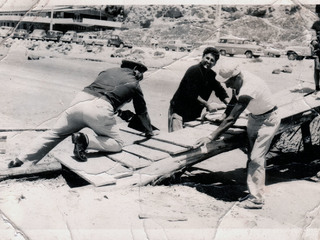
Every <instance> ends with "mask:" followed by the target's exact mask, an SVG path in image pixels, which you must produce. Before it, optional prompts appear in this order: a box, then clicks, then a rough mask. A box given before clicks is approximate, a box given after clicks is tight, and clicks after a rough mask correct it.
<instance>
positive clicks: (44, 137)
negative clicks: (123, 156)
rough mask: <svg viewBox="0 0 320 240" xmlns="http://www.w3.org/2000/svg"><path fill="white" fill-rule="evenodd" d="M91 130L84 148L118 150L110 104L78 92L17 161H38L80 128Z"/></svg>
mask: <svg viewBox="0 0 320 240" xmlns="http://www.w3.org/2000/svg"><path fill="white" fill-rule="evenodd" d="M85 127H88V128H91V129H92V130H93V131H94V132H95V133H96V135H90V136H88V138H89V145H88V149H93V150H98V151H103V152H118V151H121V149H122V146H123V141H122V140H121V137H120V134H119V128H118V126H117V124H116V119H115V113H114V110H113V107H112V105H111V104H110V103H109V102H108V101H106V100H104V99H103V98H99V97H95V96H93V95H91V94H88V93H86V92H80V93H78V94H77V96H76V97H75V99H74V100H73V101H72V103H71V104H70V107H69V108H68V109H67V110H65V111H64V112H63V113H62V114H61V115H60V116H59V118H58V120H57V122H56V123H55V125H54V127H53V128H52V129H51V130H49V131H46V132H44V133H43V134H41V135H40V136H39V137H37V138H36V139H35V140H34V141H33V142H32V143H31V144H30V146H28V147H27V148H26V149H25V151H23V152H22V153H21V154H20V155H19V156H18V158H19V159H20V160H21V161H26V160H29V161H35V162H37V161H40V160H41V159H42V158H43V157H44V156H45V155H46V154H47V153H48V152H50V151H51V150H52V149H53V148H54V147H55V146H56V145H57V144H58V143H60V142H61V141H62V140H64V139H65V138H66V137H68V136H70V135H71V134H72V133H75V132H78V131H80V130H81V129H83V128H85Z"/></svg>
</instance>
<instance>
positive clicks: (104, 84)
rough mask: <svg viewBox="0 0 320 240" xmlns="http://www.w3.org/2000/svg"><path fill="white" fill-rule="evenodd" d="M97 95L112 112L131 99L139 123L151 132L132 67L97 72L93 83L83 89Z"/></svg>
mask: <svg viewBox="0 0 320 240" xmlns="http://www.w3.org/2000/svg"><path fill="white" fill-rule="evenodd" d="M83 91H84V92H87V93H90V94H92V95H94V96H97V97H104V98H105V99H106V101H108V102H110V103H111V105H112V107H113V109H114V112H116V111H117V110H118V109H120V108H121V107H122V106H123V105H124V104H125V103H128V102H130V101H131V100H132V101H133V106H134V110H135V112H136V114H137V115H138V117H139V119H140V120H141V123H142V124H143V126H144V127H145V129H146V132H147V133H148V134H150V133H152V125H151V122H150V118H149V114H148V111H147V106H146V102H145V100H144V96H143V93H142V90H141V87H140V84H139V81H138V80H136V78H135V76H134V74H133V71H132V69H130V68H111V69H108V70H105V71H102V72H100V73H99V75H98V77H97V78H96V79H95V81H94V82H93V83H91V84H90V85H89V86H87V87H85V88H84V89H83Z"/></svg>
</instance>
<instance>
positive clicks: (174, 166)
mask: <svg viewBox="0 0 320 240" xmlns="http://www.w3.org/2000/svg"><path fill="white" fill-rule="evenodd" d="M244 134H245V133H241V134H239V135H225V137H224V138H223V139H222V140H220V141H215V142H212V143H209V144H207V146H206V147H202V148H197V149H193V150H190V151H189V152H187V153H185V154H181V155H179V156H176V157H168V158H165V159H163V160H161V161H158V162H155V163H153V164H152V165H150V166H149V167H146V168H143V169H140V170H139V171H138V172H137V174H139V182H131V183H130V184H132V185H140V186H142V185H147V184H150V183H155V182H157V181H159V180H161V179H165V178H168V177H169V176H171V175H172V174H173V173H174V172H176V171H178V170H179V169H182V168H184V167H186V166H190V165H193V164H195V163H198V162H200V161H203V160H205V159H207V158H209V157H212V156H214V155H217V154H219V153H221V152H225V151H229V150H232V149H235V148H238V147H241V146H244V144H245V141H241V140H242V139H243V136H244Z"/></svg>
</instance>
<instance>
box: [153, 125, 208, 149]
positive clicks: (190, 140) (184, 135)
mask: <svg viewBox="0 0 320 240" xmlns="http://www.w3.org/2000/svg"><path fill="white" fill-rule="evenodd" d="M208 135H209V133H208V131H207V130H204V129H196V128H189V127H186V128H184V129H180V130H178V131H175V132H172V133H160V134H159V135H156V136H153V138H154V139H156V140H159V141H163V142H167V143H172V144H176V145H178V146H182V147H186V148H190V147H192V146H193V145H194V143H195V142H196V141H197V140H198V139H199V138H201V137H205V136H208Z"/></svg>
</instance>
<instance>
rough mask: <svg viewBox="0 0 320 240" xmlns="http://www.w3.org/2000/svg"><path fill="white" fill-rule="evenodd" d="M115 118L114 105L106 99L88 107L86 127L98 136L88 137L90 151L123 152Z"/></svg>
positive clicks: (84, 116)
mask: <svg viewBox="0 0 320 240" xmlns="http://www.w3.org/2000/svg"><path fill="white" fill-rule="evenodd" d="M115 116H116V115H115V113H114V110H113V107H112V105H111V104H110V103H109V102H107V101H106V100H104V99H100V98H96V99H95V100H94V101H92V102H90V103H89V104H88V105H86V109H85V110H84V113H83V119H84V121H85V123H86V125H87V126H88V127H89V128H91V129H92V130H93V131H94V132H95V133H96V134H97V136H91V135H90V136H88V139H89V144H88V147H87V148H88V149H93V150H98V151H103V152H119V151H121V149H122V146H123V141H122V139H121V136H120V131H119V127H118V126H117V124H116V119H115Z"/></svg>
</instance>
